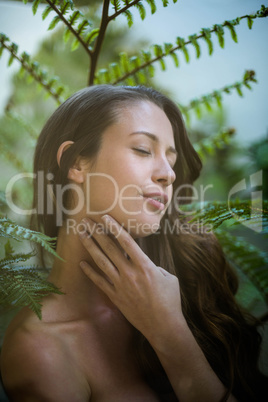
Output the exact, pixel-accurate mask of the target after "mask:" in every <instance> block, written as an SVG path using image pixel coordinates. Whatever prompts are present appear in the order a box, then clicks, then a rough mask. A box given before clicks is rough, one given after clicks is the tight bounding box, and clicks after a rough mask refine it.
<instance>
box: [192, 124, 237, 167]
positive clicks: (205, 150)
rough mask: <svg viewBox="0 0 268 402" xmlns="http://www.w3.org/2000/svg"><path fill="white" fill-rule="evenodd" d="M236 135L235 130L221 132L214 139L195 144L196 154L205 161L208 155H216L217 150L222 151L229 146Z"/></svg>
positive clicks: (206, 139) (210, 138)
mask: <svg viewBox="0 0 268 402" xmlns="http://www.w3.org/2000/svg"><path fill="white" fill-rule="evenodd" d="M234 133H235V129H234V128H229V129H227V130H223V131H220V132H219V133H218V134H216V135H214V136H213V137H209V138H204V139H202V140H201V141H199V142H197V143H195V144H194V148H195V150H196V152H197V153H198V154H199V156H200V158H201V159H203V160H204V158H205V156H206V155H207V154H209V155H214V154H215V152H216V150H217V149H222V148H224V147H225V146H226V145H228V144H229V143H230V141H231V139H232V137H233V135H234Z"/></svg>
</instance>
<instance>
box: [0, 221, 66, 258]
mask: <svg viewBox="0 0 268 402" xmlns="http://www.w3.org/2000/svg"><path fill="white" fill-rule="evenodd" d="M0 236H3V237H5V238H10V239H14V240H19V241H20V240H29V241H32V242H34V243H37V244H40V245H41V246H42V247H43V248H44V249H45V250H47V251H48V252H49V253H51V254H53V255H54V256H55V257H57V258H59V259H61V260H62V258H60V257H59V256H58V254H57V253H56V252H55V250H54V249H53V248H52V246H53V245H54V244H55V241H56V238H51V237H49V236H46V235H44V234H43V233H39V232H35V231H33V230H30V229H27V228H24V227H22V226H19V225H17V224H16V223H15V222H13V221H12V220H11V219H9V218H6V217H1V216H0Z"/></svg>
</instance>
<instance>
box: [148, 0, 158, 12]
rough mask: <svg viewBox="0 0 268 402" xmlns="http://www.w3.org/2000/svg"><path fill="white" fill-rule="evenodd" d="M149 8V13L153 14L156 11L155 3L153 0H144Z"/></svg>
mask: <svg viewBox="0 0 268 402" xmlns="http://www.w3.org/2000/svg"><path fill="white" fill-rule="evenodd" d="M146 2H147V3H148V4H149V6H150V8H151V13H152V14H154V13H155V12H156V5H155V1H154V0H146Z"/></svg>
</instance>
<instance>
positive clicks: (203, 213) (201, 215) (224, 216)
mask: <svg viewBox="0 0 268 402" xmlns="http://www.w3.org/2000/svg"><path fill="white" fill-rule="evenodd" d="M262 204H263V207H262V208H259V207H256V206H255V205H254V204H253V203H252V201H251V200H244V201H241V200H234V201H231V202H230V203H229V204H228V203H226V202H219V201H217V202H216V201H214V202H208V203H205V205H204V207H200V206H199V205H195V204H189V205H187V206H183V211H185V212H187V211H192V209H193V208H196V210H195V211H194V216H193V218H192V219H191V222H195V221H197V220H198V221H199V222H200V223H202V224H204V225H212V227H213V229H217V228H218V227H219V226H220V225H222V224H223V223H224V222H226V221H229V225H237V224H239V223H248V224H249V225H252V227H254V225H261V226H262V233H264V234H268V201H267V200H263V201H262Z"/></svg>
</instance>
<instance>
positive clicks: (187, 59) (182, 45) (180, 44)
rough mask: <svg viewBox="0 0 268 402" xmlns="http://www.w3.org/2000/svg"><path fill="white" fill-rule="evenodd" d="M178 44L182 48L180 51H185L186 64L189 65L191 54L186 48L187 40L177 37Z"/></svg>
mask: <svg viewBox="0 0 268 402" xmlns="http://www.w3.org/2000/svg"><path fill="white" fill-rule="evenodd" d="M176 42H177V45H178V46H179V47H180V49H181V50H182V51H183V54H184V57H185V61H186V63H189V61H190V56H189V52H188V50H187V48H186V46H185V40H184V39H183V38H180V37H177V39H176Z"/></svg>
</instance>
